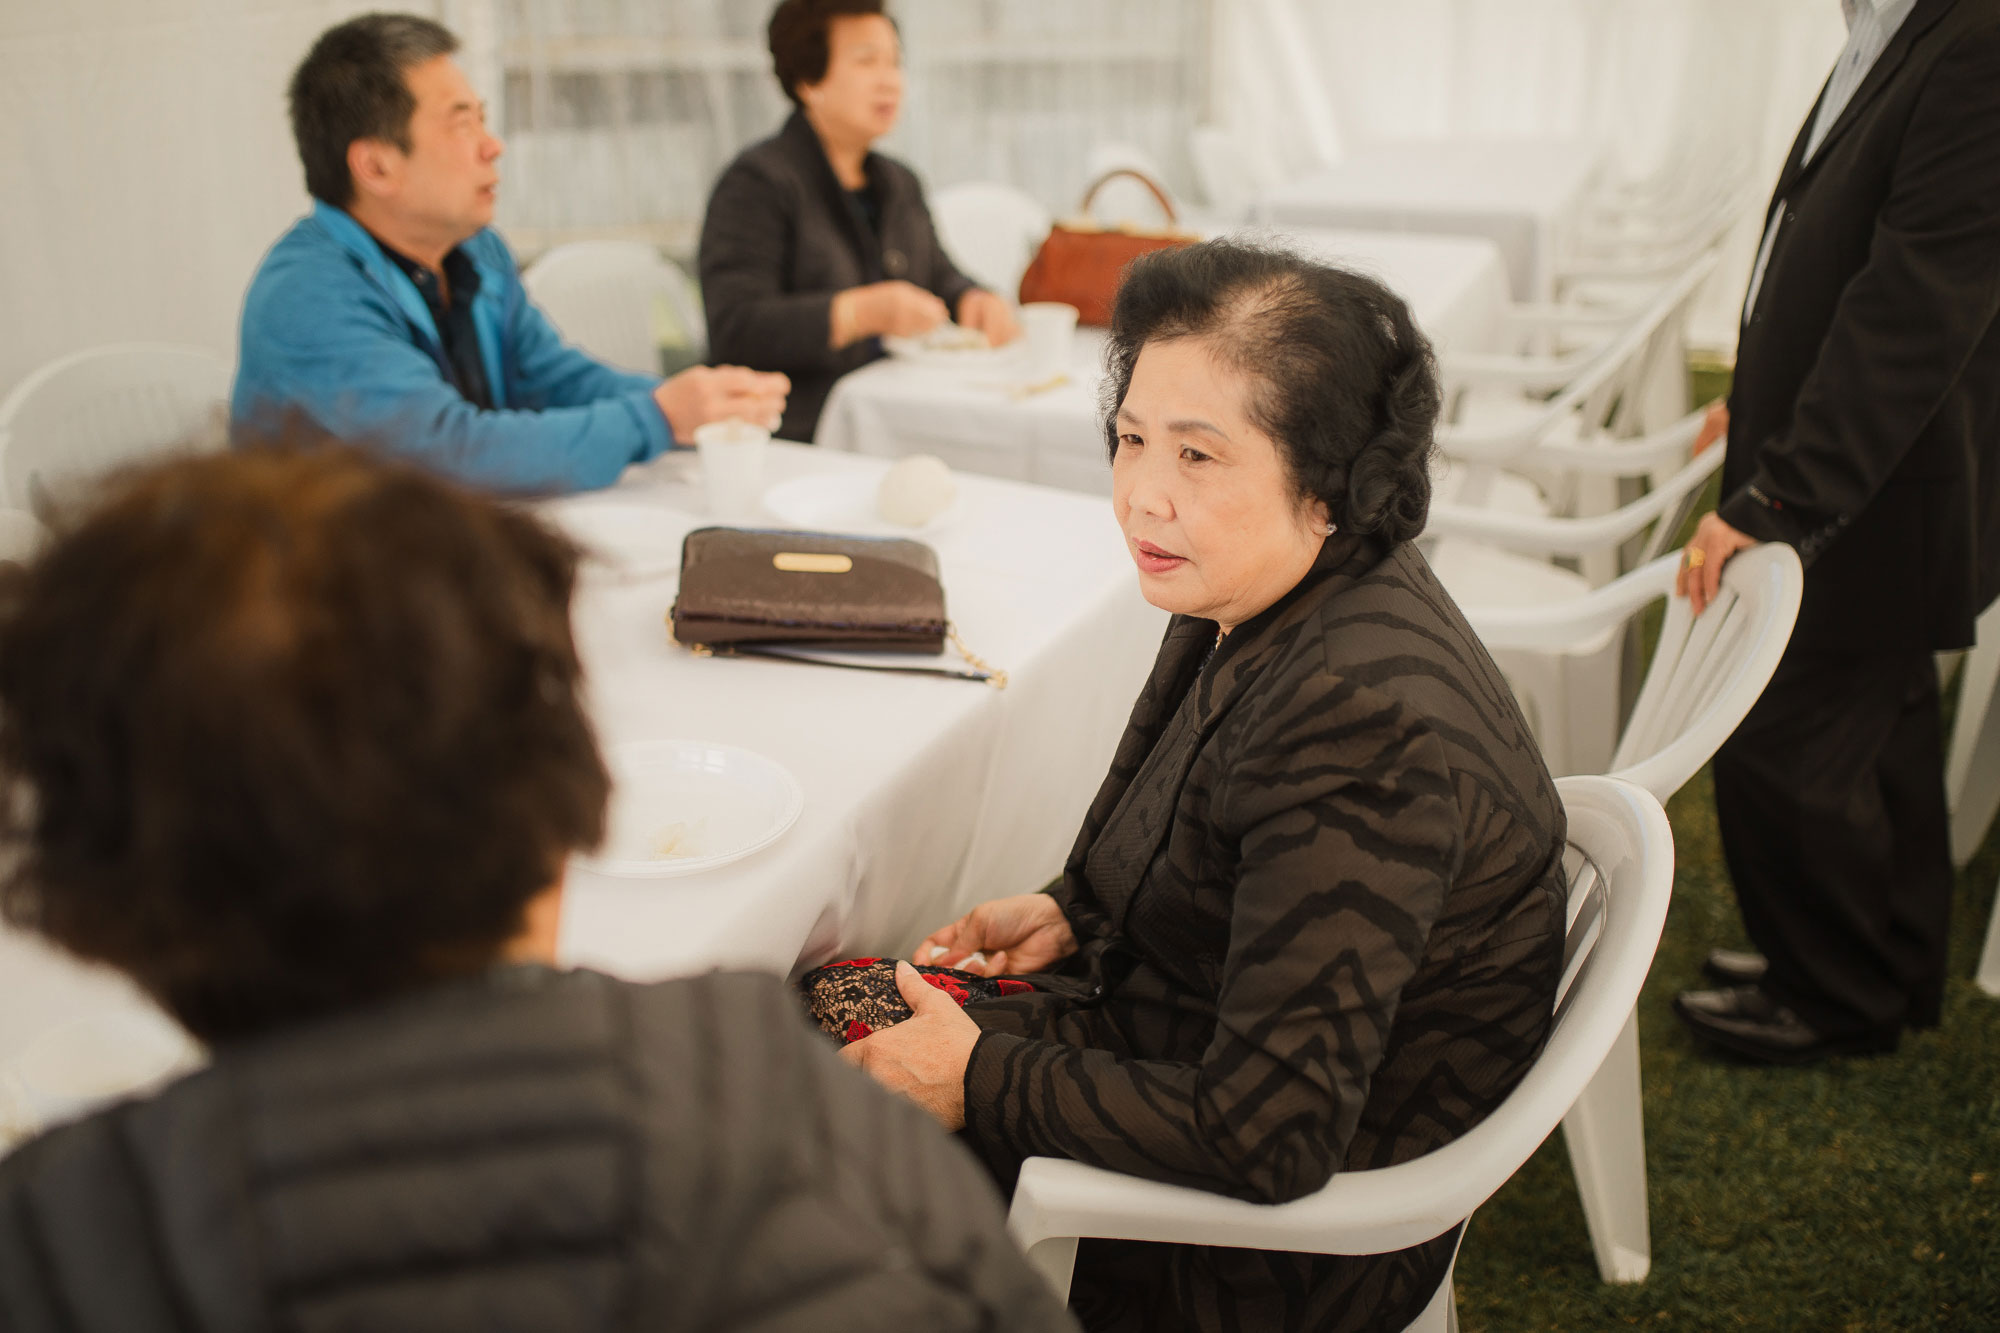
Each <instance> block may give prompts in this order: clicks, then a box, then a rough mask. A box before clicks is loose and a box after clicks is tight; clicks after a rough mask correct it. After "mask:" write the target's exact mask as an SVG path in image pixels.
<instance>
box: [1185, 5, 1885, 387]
mask: <svg viewBox="0 0 2000 1333" xmlns="http://www.w3.org/2000/svg"><path fill="white" fill-rule="evenodd" d="M1216 22H1217V29H1218V32H1217V43H1216V45H1217V60H1216V78H1215V88H1214V106H1215V110H1216V119H1217V123H1218V124H1220V125H1221V126H1223V127H1224V128H1225V129H1227V130H1228V131H1230V133H1231V136H1232V139H1233V141H1234V142H1235V143H1236V144H1238V145H1239V146H1240V147H1241V149H1242V152H1241V160H1242V162H1243V164H1244V167H1245V169H1246V171H1247V172H1248V174H1250V175H1251V176H1252V177H1253V178H1254V182H1255V183H1271V182H1275V181H1280V180H1284V179H1286V178H1287V177H1289V176H1291V175H1293V174H1296V173H1298V172H1301V171H1305V170H1308V169H1310V168H1311V167H1314V166H1317V165H1321V164H1323V163H1325V162H1326V161H1328V160H1329V158H1328V155H1327V154H1326V153H1324V152H1322V151H1319V144H1320V142H1322V141H1323V140H1324V139H1325V133H1324V132H1323V131H1321V132H1318V133H1315V132H1313V130H1312V128H1311V127H1313V126H1314V125H1316V124H1319V123H1321V122H1322V121H1324V120H1325V119H1327V118H1329V117H1330V119H1331V121H1332V124H1333V126H1334V133H1335V137H1336V139H1337V141H1338V143H1339V145H1340V148H1339V150H1337V151H1351V150H1352V149H1353V148H1355V147H1357V146H1365V145H1370V144H1377V143H1382V142H1387V141H1391V140H1398V139H1426V138H1436V139H1480V138H1510V137H1535V138H1561V139H1577V140H1587V141H1591V142H1594V143H1596V144H1598V145H1600V146H1601V147H1602V148H1603V150H1604V154H1605V161H1606V163H1607V165H1608V167H1609V169H1610V171H1611V173H1612V174H1613V175H1615V176H1619V177H1624V178H1627V179H1634V178H1638V177H1641V176H1644V175H1645V174H1646V173H1647V172H1649V171H1651V170H1653V169H1655V168H1656V167H1658V166H1660V165H1661V164H1662V163H1664V162H1665V161H1667V160H1668V158H1669V156H1670V155H1671V154H1674V153H1676V152H1689V153H1693V154H1695V155H1696V156H1697V158H1698V159H1699V160H1707V161H1712V162H1714V163H1715V164H1716V170H1717V173H1718V176H1720V175H1721V174H1722V173H1723V172H1724V171H1725V170H1726V169H1727V167H1728V165H1729V163H1730V162H1731V160H1732V159H1737V158H1740V159H1741V160H1743V161H1744V162H1745V163H1746V164H1747V171H1748V176H1749V180H1750V181H1751V182H1752V188H1751V192H1752V194H1753V196H1754V197H1755V202H1754V203H1753V204H1752V205H1751V209H1750V212H1751V213H1753V214H1754V213H1755V211H1756V210H1757V208H1759V207H1760V206H1761V204H1762V202H1763V198H1762V193H1763V192H1765V191H1767V190H1768V187H1769V185H1770V183H1771V182H1772V181H1774V180H1775V179H1776V178H1777V174H1778V170H1779V168H1780V167H1781V166H1782V165H1783V162H1784V155H1785V150H1786V149H1787V148H1789V147H1790V145H1791V142H1792V137H1793V135H1794V134H1795V133H1796V132H1797V129H1798V126H1799V124H1800V122H1801V121H1802V120H1803V119H1804V117H1805V114H1806V112H1807V111H1808V110H1809V109H1810V108H1811V106H1812V102H1813V99H1814V97H1816V96H1817V95H1818V92H1819V87H1820V84H1821V82H1822V81H1824V79H1825V77H1826V73H1827V70H1828V69H1829V68H1830V67H1831V65H1832V63H1833V60H1834V57H1835V56H1836V55H1837V54H1838V52H1839V50H1840V47H1841V43H1842V41H1843V39H1844V36H1845V27H1844V25H1843V22H1842V19H1841V14H1840V6H1839V4H1838V3H1837V2H1836V0H1398V2H1397V3H1396V4H1393V5H1384V4H1380V3H1377V0H1218V3H1217V6H1216ZM1301 40H1303V41H1305V42H1306V43H1307V44H1308V45H1309V47H1310V52H1311V58H1312V62H1313V64H1314V65H1315V67H1316V68H1317V69H1318V70H1319V71H1320V74H1321V78H1320V82H1319V84H1318V86H1317V88H1315V89H1313V90H1310V91H1308V92H1305V93H1301V92H1300V91H1299V90H1298V89H1297V88H1296V86H1295V85H1293V84H1291V83H1289V82H1288V81H1286V80H1284V79H1281V78H1273V77H1272V75H1273V72H1274V71H1280V70H1283V69H1284V68H1285V67H1286V66H1287V64H1288V63H1295V62H1296V60H1297V54H1296V45H1297V43H1298V42H1299V41H1301ZM1758 230H1759V219H1757V218H1755V217H1754V216H1746V218H1745V220H1744V221H1743V223H1742V224H1741V225H1739V227H1738V228H1737V231H1736V233H1735V234H1734V235H1733V236H1732V238H1731V244H1730V247H1729V249H1728V252H1727V253H1726V255H1725V257H1724V260H1723V263H1722V265H1721V266H1720V268H1719V269H1718V273H1717V277H1716V280H1715V281H1714V283H1713V284H1712V285H1711V288H1710V290H1709V292H1708V293H1707V294H1706V297H1705V300H1704V302H1703V304H1702V305H1701V306H1700V307H1699V309H1698V310H1697V312H1696V316H1695V324H1694V329H1693V335H1694V338H1695V340H1696V341H1697V342H1699V343H1702V344H1705V345H1708V346H1713V347H1716V348H1718V349H1722V350H1725V351H1727V350H1729V349H1733V347H1734V344H1735V323H1734V321H1735V314H1736V308H1737V306H1738V305H1739V304H1740V303H1741V301H1742V297H1743V289H1744V285H1745V283H1746V281H1747V279H1748V276H1749V271H1750V260H1751V257H1752V255H1753V254H1754V252H1755V247H1756V240H1757V233H1758Z"/></svg>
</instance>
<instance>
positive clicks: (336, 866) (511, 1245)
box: [0, 449, 1069, 1333]
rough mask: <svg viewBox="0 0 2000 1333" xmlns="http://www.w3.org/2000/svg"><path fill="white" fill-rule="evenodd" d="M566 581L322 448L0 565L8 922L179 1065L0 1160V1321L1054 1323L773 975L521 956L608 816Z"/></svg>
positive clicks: (550, 550) (521, 539)
mask: <svg viewBox="0 0 2000 1333" xmlns="http://www.w3.org/2000/svg"><path fill="white" fill-rule="evenodd" d="M574 561H575V552H574V550H573V549H572V548H571V547H570V546H569V545H568V544H567V543H566V542H564V541H563V540H562V539H561V538H559V537H557V536H555V535H553V534H552V533H550V532H549V531H547V530H546V529H544V528H543V527H541V526H540V525H539V524H538V523H536V522H535V521H534V520H533V519H532V518H530V517H529V516H528V515H526V514H525V513H523V512H521V511H518V510H513V509H508V508H503V507H501V506H499V505H497V504H495V503H492V502H489V501H486V500H483V499H480V498H477V497H475V496H472V495H470V494H468V493H465V492H462V491H460V490H458V489H456V488H455V487H453V486H452V485H451V484H450V483H447V482H445V481H443V480H441V479H439V478H437V477H435V476H434V475H431V474H428V473H425V472H422V471H419V470H417V469H416V468H414V467H412V466H409V465H405V464H396V463H385V462H382V461H379V460H375V459H372V458H370V457H369V456H367V455H364V454H361V453H357V452H351V451H347V450H336V449H326V450H314V451H310V452H294V451H282V452H277V451H274V452H255V453H250V454H242V455H236V456H220V457H208V458H199V459H190V460H184V461H177V462H172V463H168V464H165V465H162V466H158V467H155V468H153V469H150V470H146V471H142V472H139V473H137V474H134V475H130V476H128V477H125V478H123V479H120V480H117V481H116V482H114V483H113V484H112V485H111V486H110V488H109V490H108V492H107V493H106V494H105V496H104V497H103V498H102V499H101V501H100V502H98V503H97V504H96V506H95V507H94V508H93V509H91V510H90V511H89V512H88V513H86V514H85V515H84V516H83V517H82V518H81V520H80V521H78V522H76V523H75V524H74V526H71V527H69V528H68V529H67V530H66V531H62V532H61V533H60V534H59V535H58V537H57V538H56V540H55V542H54V543H53V545H52V547H51V548H50V549H49V550H48V551H47V552H46V553H45V554H43V555H42V556H41V557H40V558H39V559H37V560H36V561H34V562H33V563H32V564H31V565H30V566H28V567H27V568H25V569H21V568H16V569H14V570H13V571H12V572H11V573H10V574H5V575H0V793H4V799H3V800H0V832H4V834H5V845H6V851H5V856H6V861H5V869H4V875H5V878H4V881H0V895H4V896H0V906H4V909H5V912H6V915H7V917H8V919H9V920H11V921H13V922H15V923H17V924H19V925H22V926H24V927H27V928H29V929H31V930H34V931H37V932H39V933H40V934H42V935H44V936H46V937H47V938H49V939H50V940H53V941H54V942H56V943H58V944H60V945H63V946H65V947H67V948H68V949H70V950H72V951H73V952H75V953H76V954H78V955H80V956H82V957H84V958H88V959H95V960H99V961H102V962H106V963H109V964H111V965H113V966H115V967H117V968H119V969H121V970H123V971H124V972H126V973H128V974H130V975H131V976H132V977H133V978H134V979H135V980H136V981H137V982H138V983H139V984H140V985H141V986H142V987H144V988H145V990H146V991H148V992H149V993H150V994H151V995H153V996H154V997H155V998H157V999H158V1000H159V1001H160V1002H161V1003H162V1004H163V1005H164V1006H165V1007H166V1008H167V1009H168V1010H169V1011H171V1012H172V1013H173V1014H174V1015H176V1016H177V1017H178V1018H179V1019H180V1020H181V1021H182V1022H183V1023H184V1024H186V1025H187V1027H188V1028H189V1029H190V1030H191V1031H192V1032H193V1033H194V1034H195V1035H197V1036H198V1037H201V1038H202V1039H204V1040H205V1041H207V1042H208V1043H210V1045H211V1048H212V1054H213V1059H212V1063H211V1064H210V1065H209V1067H208V1068H206V1069H204V1070H202V1071H200V1072H197V1073H195V1074H192V1075H190V1076H188V1077H186V1078H184V1079H182V1080H180V1081H179V1082H177V1083H175V1084H172V1085H170V1086H169V1087H167V1088H166V1089H165V1090H164V1091H162V1092H160V1093H158V1094H156V1095H153V1096H151V1097H148V1098H145V1099H141V1100H134V1101H128V1102H125V1103H123V1104H120V1105H117V1106H114V1107H112V1108H110V1109H109V1110H106V1111H104V1112H101V1113H99V1114H97V1115H95V1116H92V1117H90V1118H88V1119H86V1120H82V1121H80V1122H78V1123H75V1124H72V1125H69V1126H65V1127H63V1128H59V1129H56V1130H53V1131H51V1132H49V1133H47V1134H45V1135H44V1136H42V1137H41V1138H40V1139H37V1140H35V1141H33V1142H31V1143H29V1144H27V1145H26V1146H24V1147H22V1148H21V1149H19V1150H18V1151H17V1152H15V1153H14V1154H13V1155H12V1156H10V1157H8V1158H6V1159H5V1160H4V1161H0V1328H5V1329H8V1330H10V1331H11V1333H42V1331H43V1330H57V1329H61V1330H67V1331H69V1333H114V1331H115V1333H132V1331H133V1330H139V1329H155V1328H168V1327H171V1328H175V1329H180V1330H188V1331H190V1333H192V1331H193V1330H214V1331H216V1333H219V1331H220V1330H223V1329H242V1328H294V1329H327V1330H332V1329H411V1330H446V1329H449V1330H458V1329H467V1330H470V1329H478V1330H509V1329H518V1330H534V1331H535V1333H551V1331H552V1330H579V1331H581V1330H598V1329H603V1330H609V1329H614V1328H617V1329H628V1328H636V1329H703V1330H709V1329H715V1330H721V1329H737V1328H744V1329H747V1328H752V1327H754V1328H757V1329H760V1330H763V1329H789V1330H799V1333H808V1331H810V1333H822V1330H825V1329H830V1328H852V1327H861V1326H863V1325H864V1324H866V1325H873V1324H876V1323H879V1322H886V1323H893V1324H896V1325H908V1326H912V1327H922V1328H925V1329H962V1330H968V1333H969V1331H970V1330H975V1329H976V1330H992V1329H1015V1330H1022V1331H1023V1333H1026V1331H1027V1330H1041V1329H1047V1328H1063V1327H1068V1326H1069V1324H1068V1320H1067V1319H1066V1318H1065V1316H1064V1315H1063V1313H1062V1311H1061V1310H1060V1309H1059V1308H1058V1307H1057V1304H1056V1302H1055V1300H1054V1298H1053V1297H1052V1296H1051V1294H1050V1292H1049V1290H1048V1288H1047V1286H1046V1285H1045V1284H1044V1283H1043V1282H1042V1281H1041V1280H1040V1279H1039V1278H1038V1277H1037V1276H1035V1275H1034V1274H1033V1273H1032V1272H1031V1271H1030V1270H1029V1268H1028V1267H1027V1264H1026V1262H1025V1261H1024V1260H1023V1259H1022V1258H1021V1256H1020V1254H1019V1253H1018V1251H1016V1250H1015V1249H1014V1248H1013V1247H1012V1245H1011V1244H1010V1242H1009V1241H1008V1239H1007V1236H1006V1234H1005V1230H1004V1225H1003V1222H1002V1218H1001V1215H1000V1211H999V1208H998V1206H997V1202H996V1200H995V1199H994V1197H993V1191H992V1188H991V1186H990V1185H989V1184H988V1182H987V1181H986V1179H985V1177H984V1176H983V1175H982V1173H981V1172H980V1170H979V1168H978V1166H977V1165H976V1164H975V1163H974V1162H973V1161H972V1160H971V1159H970V1158H969V1157H968V1156H967V1155H966V1154H965V1152H964V1151H963V1149H961V1148H959V1147H958V1146H957V1145H955V1144H953V1143H951V1142H950V1140H949V1139H948V1138H947V1137H946V1136H945V1135H944V1134H943V1133H941V1132H940V1131H938V1130H937V1129H936V1128H935V1127H934V1126H932V1125H930V1124H928V1123H926V1122H925V1121H924V1119H923V1117H922V1116H921V1115H919V1114H918V1113H917V1112H916V1111H915V1110H913V1109H911V1108H909V1107H908V1106H906V1105H904V1104H902V1103H901V1102H899V1101H898V1100H897V1099H895V1098H893V1097H890V1096H889V1095H888V1094H886V1093H884V1092H882V1091H881V1090H880V1089H878V1088H876V1087H874V1086H873V1085H871V1084H870V1083H869V1082H868V1080H866V1079H864V1078H861V1077H859V1076H857V1075H855V1074H854V1073H852V1072H851V1071H848V1070H845V1069H843V1068H841V1067H840V1062H839V1060H838V1059H837V1058H836V1057H835V1055H834V1054H833V1053H832V1052H831V1051H830V1050H827V1049H826V1048H825V1046H824V1044H823V1043H822V1041H821V1040H820V1039H819V1038H818V1037H817V1036H815V1035H814V1034H813V1033H812V1032H811V1031H810V1030H809V1029H808V1028H807V1027H806V1026H805V1025H804V1023H803V1022H802V1021H801V1019H800V1017H799V1014H798V1012H797V1007H796V1004H795V1003H794V1001H793V999H792V998H791V995H790V993H789V991H788V990H787V988H786V987H785V985H784V983H783V982H782V981H781V980H780V979H779V978H777V977H769V976H755V975H748V974H739V975H729V974H719V973H718V974H713V975H710V976H705V977H699V978H693V979H689V980H680V981H669V982H664V983H660V984H656V985H633V984H628V983H625V982H620V981H615V980H613V979H611V978H609V977H606V976H602V975H599V974H596V973H591V972H582V971H576V972H564V971H558V970H556V969H555V968H553V967H552V966H551V964H552V962H553V958H554V943H555V927H556V920H557V913H558V907H559V902H560V897H561V884H562V877H563V866H564V862H565V860H566V858H567V857H568V856H569V854H570V853H571V852H572V851H575V850H578V849H582V848H588V847H590V846H592V845H593V844H595V843H596V842H597V840H598V838H599V836H600V834H601V833H602V829H603V824H604V811H605V797H606V792H607V787H608V780H607V777H606V773H605V769H604V766H603V764H602V762H601V761H600V759H599V756H598V751H597V745H596V742H595V740H594V738H593V736H592V733H591V727H590V723H589V721H588V720H587V718H586V716H585V714H584V711H583V708H582V705H581V703H580V702H579V698H578V693H579V688H580V684H581V681H580V676H581V671H580V668H579V664H578V660H577V655H576V650H575V647H574V645H573V643H572V640H571V635H570V625H569V599H570V590H571V584H572V579H573V575H574Z"/></svg>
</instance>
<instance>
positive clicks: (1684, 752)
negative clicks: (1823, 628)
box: [1466, 542, 1805, 801]
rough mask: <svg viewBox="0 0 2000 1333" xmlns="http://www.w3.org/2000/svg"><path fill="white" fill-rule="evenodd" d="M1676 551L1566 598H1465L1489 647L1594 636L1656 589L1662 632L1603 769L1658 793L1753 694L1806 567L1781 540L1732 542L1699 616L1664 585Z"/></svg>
mask: <svg viewBox="0 0 2000 1333" xmlns="http://www.w3.org/2000/svg"><path fill="white" fill-rule="evenodd" d="M1679 565H1680V555H1679V553H1678V552H1676V553H1675V554H1672V555H1667V556H1663V557H1661V558H1660V559H1658V560H1655V561H1653V562H1652V563H1651V564H1649V565H1644V566H1641V567H1640V568H1638V569H1635V570H1633V571H1632V572H1631V573H1629V574H1626V575H1624V576H1623V577H1621V578H1618V579H1616V580H1614V581H1612V582H1611V583H1608V584H1606V585H1605V586H1604V587H1602V588H1598V589H1596V590H1595V591H1593V592H1590V593H1588V594H1586V595H1585V596H1582V597H1578V598H1576V599H1574V600H1572V601H1569V602H1564V603H1556V604H1552V605H1543V606H1533V607H1469V608H1467V610H1466V617H1467V619H1469V620H1470V621H1471V622H1472V627H1473V629H1474V630H1476V631H1477V632H1478V634H1479V637H1480V639H1481V640H1482V641H1484V642H1485V644H1486V646H1487V647H1488V648H1491V649H1529V650H1535V651H1545V652H1561V651H1563V650H1564V649H1565V648H1568V647H1572V646H1575V645H1578V644H1595V643H1597V642H1599V641H1601V638H1602V636H1603V634H1604V632H1605V631H1606V630H1607V629H1611V628H1613V627H1615V626H1618V625H1622V624H1623V623H1624V622H1625V621H1627V620H1628V619H1630V618H1631V617H1632V616H1634V615H1636V614H1638V613H1639V612H1640V611H1641V610H1643V609H1644V608H1646V607H1648V606H1650V605H1652V604H1653V603H1654V602H1656V601H1658V600H1659V599H1660V598H1662V597H1664V598H1666V599H1667V609H1666V615H1665V617H1664V618H1663V620H1662V622H1661V627H1660V639H1659V644H1658V646H1657V647H1656V648H1655V649H1654V652H1653V661H1652V665H1651V666H1650V667H1648V668H1647V671H1646V679H1645V682H1644V683H1643V684H1642V685H1641V686H1640V689H1639V698H1638V702H1637V703H1636V704H1635V705H1634V706H1633V710H1632V716H1631V719H1630V720H1629V721H1627V722H1626V724H1625V729H1624V732H1623V734H1622V735H1620V737H1619V740H1618V747H1617V749H1616V750H1615V751H1614V752H1613V754H1612V757H1611V771H1612V776H1614V777H1618V778H1622V779H1624V780H1626V781H1628V782H1633V783H1636V784H1637V785H1639V786H1641V787H1644V788H1645V789H1646V790H1647V791H1649V792H1651V793H1653V795H1655V796H1656V797H1658V798H1659V799H1660V800H1662V801H1664V800H1666V799H1667V798H1668V797H1669V796H1671V795H1673V794H1674V792H1676V791H1678V790H1679V789H1680V787H1681V786H1682V784H1684V783H1685V782H1686V781H1687V780H1688V779H1689V778H1691V777H1693V776H1694V775H1695V774H1696V773H1697V772H1698V771H1700V769H1701V766H1702V765H1703V764H1705V763H1707V762H1708V761H1709V759H1710V758H1712V757H1713V756H1714V754H1715V752H1716V750H1717V749H1719V748H1721V745H1722V742H1723V741H1725V740H1727V739H1728V738H1729V734H1730V733H1731V732H1733V731H1734V730H1736V726H1737V724H1738V723H1740V722H1741V721H1742V720H1743V717H1744V715H1745V714H1746V713H1748V712H1749V711H1750V708H1751V706H1752V705H1753V704H1755V703H1756V702H1757V699H1758V696H1759V695H1761V694H1763V692H1764V687H1765V686H1766V685H1767V684H1769V683H1770V680H1771V674H1772V673H1773V672H1775V671H1776V670H1777V669H1778V661H1779V659H1780V658H1782V657H1783V656H1784V655H1785V645H1786V644H1788V643H1789V642H1790V641H1791V637H1792V625H1793V623H1794V622H1795V621H1797V619H1798V615H1799V599H1800V598H1801V597H1802V596H1803V595H1804V592H1805V571H1804V568H1803V567H1802V566H1801V565H1800V564H1799V557H1798V555H1797V553H1796V552H1794V551H1793V550H1792V548H1791V547H1789V546H1786V545H1784V544H1783V543H1781V542H1766V543H1764V544H1762V545H1759V546H1754V547H1752V548H1750V549H1749V550H1747V551H1742V552H1739V553H1738V554H1737V555H1736V556H1735V557H1733V558H1732V559H1731V560H1730V562H1729V564H1728V565H1727V566H1726V567H1725V568H1724V569H1723V571H1722V588H1721V591H1720V592H1719V593H1718V595H1717V597H1716V599H1715V601H1714V602H1712V603H1711V604H1710V605H1709V607H1708V609H1707V610H1705V611H1703V612H1702V614H1701V615H1700V616H1699V617H1697V616H1695V615H1693V614H1692V612H1691V610H1690V608H1689V604H1688V601H1687V599H1686V598H1683V597H1675V596H1673V590H1674V574H1675V571H1676V570H1677V569H1678V567H1679Z"/></svg>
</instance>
